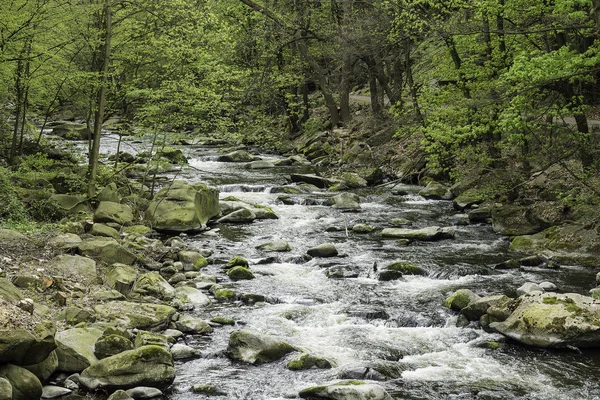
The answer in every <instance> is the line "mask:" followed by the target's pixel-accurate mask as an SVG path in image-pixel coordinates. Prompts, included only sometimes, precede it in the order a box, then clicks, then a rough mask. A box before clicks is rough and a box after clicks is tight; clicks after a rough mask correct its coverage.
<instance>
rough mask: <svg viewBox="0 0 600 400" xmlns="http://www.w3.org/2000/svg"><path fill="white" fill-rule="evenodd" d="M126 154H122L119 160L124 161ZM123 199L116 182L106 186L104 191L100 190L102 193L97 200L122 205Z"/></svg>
mask: <svg viewBox="0 0 600 400" xmlns="http://www.w3.org/2000/svg"><path fill="white" fill-rule="evenodd" d="M124 154H126V153H121V154H120V157H119V158H120V160H121V161H124V158H123V157H124ZM129 155H130V156H131V154H129ZM125 157H126V156H125ZM131 157H133V156H131ZM132 161H133V160H132ZM125 162H126V161H125ZM121 198H122V197H121V194H120V193H119V188H118V187H117V184H116V183H114V182H111V183H109V184H108V185H106V186H104V187H103V188H102V190H100V193H98V195H97V196H96V199H98V201H100V202H103V201H111V202H113V203H120V202H121Z"/></svg>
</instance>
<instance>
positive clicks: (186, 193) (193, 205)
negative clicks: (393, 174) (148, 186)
mask: <svg viewBox="0 0 600 400" xmlns="http://www.w3.org/2000/svg"><path fill="white" fill-rule="evenodd" d="M220 211H221V210H220V207H219V191H218V190H217V189H215V188H210V187H208V186H206V185H204V184H201V183H198V184H194V185H190V184H188V183H185V182H183V181H174V182H173V183H172V184H171V185H169V186H167V187H165V188H163V189H161V190H160V191H159V192H158V193H157V194H156V196H155V198H154V200H153V201H152V202H151V203H150V205H149V206H148V210H147V211H146V214H145V218H146V220H148V221H149V222H150V223H151V225H152V227H153V228H154V229H156V230H159V231H167V232H190V231H198V230H202V229H203V228H204V226H205V225H206V223H207V222H208V220H209V219H211V218H212V217H215V216H217V215H218V214H219V212H220Z"/></svg>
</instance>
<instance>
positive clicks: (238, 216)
mask: <svg viewBox="0 0 600 400" xmlns="http://www.w3.org/2000/svg"><path fill="white" fill-rule="evenodd" d="M255 219H256V214H255V213H254V212H253V211H252V210H250V209H248V208H241V209H239V210H236V211H233V212H231V213H229V214H227V215H225V216H224V217H221V218H219V219H218V220H217V223H219V224H226V223H233V224H242V223H250V222H252V221H254V220H255Z"/></svg>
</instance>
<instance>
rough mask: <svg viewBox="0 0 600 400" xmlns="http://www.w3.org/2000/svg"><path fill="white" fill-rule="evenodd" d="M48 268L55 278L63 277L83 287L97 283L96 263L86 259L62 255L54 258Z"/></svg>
mask: <svg viewBox="0 0 600 400" xmlns="http://www.w3.org/2000/svg"><path fill="white" fill-rule="evenodd" d="M48 268H49V270H50V271H52V273H53V274H54V275H55V276H60V277H63V278H65V279H67V280H69V281H75V282H80V283H83V284H85V285H92V284H95V283H98V282H97V280H98V275H97V273H96V262H95V261H94V260H92V259H89V258H87V257H81V256H69V255H66V254H62V255H60V256H57V257H55V258H54V259H53V260H52V261H51V262H50V266H49V267H48Z"/></svg>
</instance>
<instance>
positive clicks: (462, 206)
mask: <svg viewBox="0 0 600 400" xmlns="http://www.w3.org/2000/svg"><path fill="white" fill-rule="evenodd" d="M484 200H485V195H484V194H483V193H482V192H480V191H478V190H476V189H467V190H465V191H464V192H462V193H461V194H459V195H458V196H457V197H456V198H455V199H454V200H453V201H452V204H453V205H454V208H455V209H457V210H459V211H464V210H466V209H468V208H471V207H473V206H474V205H476V204H481V203H483V201H484Z"/></svg>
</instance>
